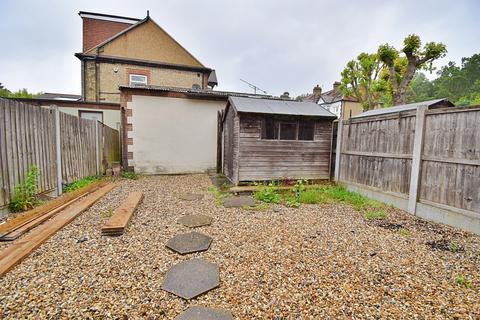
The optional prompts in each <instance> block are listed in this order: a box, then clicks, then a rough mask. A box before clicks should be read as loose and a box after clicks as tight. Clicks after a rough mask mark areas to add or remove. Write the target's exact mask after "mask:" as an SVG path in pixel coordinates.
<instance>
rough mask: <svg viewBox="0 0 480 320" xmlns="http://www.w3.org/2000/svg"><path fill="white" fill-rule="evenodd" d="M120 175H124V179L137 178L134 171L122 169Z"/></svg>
mask: <svg viewBox="0 0 480 320" xmlns="http://www.w3.org/2000/svg"><path fill="white" fill-rule="evenodd" d="M122 177H124V178H125V179H132V180H137V179H138V174H137V173H136V172H135V171H123V172H122Z"/></svg>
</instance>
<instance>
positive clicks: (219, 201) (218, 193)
mask: <svg viewBox="0 0 480 320" xmlns="http://www.w3.org/2000/svg"><path fill="white" fill-rule="evenodd" d="M208 191H209V192H211V193H212V194H213V196H214V197H215V204H216V205H217V206H221V205H223V201H224V200H225V198H226V197H228V195H229V193H228V192H225V191H222V190H220V189H219V188H217V187H216V186H210V187H209V188H208Z"/></svg>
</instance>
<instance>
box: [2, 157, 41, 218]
mask: <svg viewBox="0 0 480 320" xmlns="http://www.w3.org/2000/svg"><path fill="white" fill-rule="evenodd" d="M39 176H40V173H39V171H38V168H37V166H32V167H30V169H29V170H28V172H27V176H26V177H25V181H24V183H20V184H19V185H17V186H16V187H15V192H14V195H13V198H12V200H11V202H10V204H9V208H10V210H11V211H12V212H19V211H25V210H28V209H32V208H33V207H34V206H35V205H37V204H38V200H37V198H36V194H37V192H38V177H39Z"/></svg>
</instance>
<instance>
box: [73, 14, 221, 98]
mask: <svg viewBox="0 0 480 320" xmlns="http://www.w3.org/2000/svg"><path fill="white" fill-rule="evenodd" d="M79 15H80V17H81V18H82V20H83V50H82V52H80V53H76V54H75V56H76V57H77V58H78V59H80V61H81V70H82V97H83V100H84V101H96V102H116V103H118V102H120V91H119V88H118V87H119V86H169V87H177V88H188V89H191V88H195V89H201V90H205V89H207V87H208V86H209V85H210V86H215V85H216V76H215V74H214V71H213V70H212V69H210V68H207V67H205V66H204V65H203V64H202V63H201V62H200V61H199V60H198V59H196V58H195V57H194V56H193V55H192V54H191V53H190V52H188V51H187V50H186V49H185V48H184V47H182V46H181V45H180V44H179V43H178V42H177V41H176V40H175V39H174V38H173V37H172V36H170V35H169V34H168V33H167V32H166V31H165V30H164V29H162V28H161V27H160V26H159V25H158V24H157V23H156V22H155V21H154V20H153V19H152V18H151V17H150V16H149V14H148V13H147V16H146V17H145V18H144V19H136V18H129V17H121V16H114V15H108V14H100V13H93V12H85V11H80V12H79ZM210 76H211V77H210ZM209 77H210V84H209Z"/></svg>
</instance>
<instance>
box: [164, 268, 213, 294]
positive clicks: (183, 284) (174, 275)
mask: <svg viewBox="0 0 480 320" xmlns="http://www.w3.org/2000/svg"><path fill="white" fill-rule="evenodd" d="M219 272H220V270H219V267H218V266H217V265H216V264H214V263H211V262H207V261H205V260H203V259H191V260H188V261H184V262H180V263H178V264H176V265H174V266H173V267H171V268H170V269H169V270H168V271H167V274H166V276H165V280H164V281H163V285H162V289H163V290H165V291H167V292H170V293H173V294H174V295H177V296H179V297H180V298H183V299H186V300H189V299H193V298H195V297H197V296H199V295H201V294H202V293H205V292H207V291H210V290H212V289H213V288H216V287H218V286H219V285H220V275H219Z"/></svg>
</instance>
